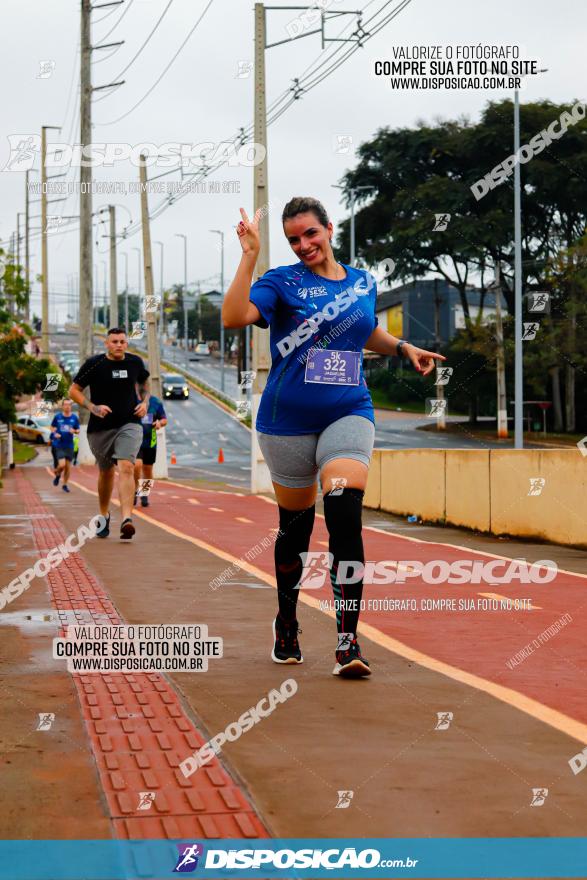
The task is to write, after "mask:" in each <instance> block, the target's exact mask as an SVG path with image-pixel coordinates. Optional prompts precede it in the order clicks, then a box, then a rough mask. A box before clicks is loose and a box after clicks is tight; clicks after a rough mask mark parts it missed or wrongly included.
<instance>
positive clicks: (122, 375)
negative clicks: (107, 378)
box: [112, 370, 128, 379]
mask: <svg viewBox="0 0 587 880" xmlns="http://www.w3.org/2000/svg"><path fill="white" fill-rule="evenodd" d="M112 378H113V379H128V370H112Z"/></svg>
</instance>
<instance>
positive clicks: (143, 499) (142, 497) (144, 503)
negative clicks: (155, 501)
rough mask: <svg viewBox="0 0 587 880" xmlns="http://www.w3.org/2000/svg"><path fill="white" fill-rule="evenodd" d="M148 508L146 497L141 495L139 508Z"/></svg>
mask: <svg viewBox="0 0 587 880" xmlns="http://www.w3.org/2000/svg"><path fill="white" fill-rule="evenodd" d="M148 506H149V499H148V498H147V496H146V495H141V507H148Z"/></svg>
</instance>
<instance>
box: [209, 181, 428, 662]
mask: <svg viewBox="0 0 587 880" xmlns="http://www.w3.org/2000/svg"><path fill="white" fill-rule="evenodd" d="M241 217H242V220H241V222H240V223H239V224H238V226H237V235H238V237H239V240H240V243H241V247H242V251H243V253H242V256H241V261H240V264H239V267H238V269H237V271H236V274H235V276H234V279H233V282H232V284H231V285H230V287H229V289H228V291H227V293H226V295H225V297H224V302H223V306H222V320H223V322H224V326H225V327H228V328H240V327H246V326H247V325H249V324H256V325H257V326H259V327H269V332H270V349H271V359H272V362H271V370H270V372H269V376H268V378H267V385H266V387H265V389H264V391H263V394H262V397H261V403H260V406H259V411H258V413H257V420H256V429H257V432H258V440H259V445H260V447H261V451H262V453H263V456H264V458H265V461H266V462H267V465H268V467H269V470H270V472H271V479H272V481H273V487H274V490H275V496H276V498H277V503H278V505H279V531H278V533H277V539H276V541H275V571H276V580H277V598H278V606H279V607H278V613H277V616H276V618H275V620H274V622H273V650H272V652H271V657H272V659H273V660H274V662H276V663H301V662H302V661H303V658H302V653H301V650H300V646H299V642H298V632H300V630H299V626H298V620H297V617H296V604H297V598H298V595H299V589H300V588H302V589H303V586H304V580H307V581H308V586H309V581H310V577H309V575H310V576H312V575H313V576H315V575H316V566H315V563H316V562H317V561H318V559H317V558H319V557H322V558H326V560H327V562H326V564H327V567H328V568H329V569H330V580H331V583H332V588H333V592H334V598H335V607H336V620H337V630H338V643H337V646H336V652H335V654H336V664H335V667H334V670H333V673H334V674H335V675H342V676H345V677H357V676H363V675H369V674H370V673H371V670H370V668H369V663H368V662H367V660H366V659H365V658H364V657H363V656H362V654H361V649H360V647H359V643H358V641H357V625H358V619H359V610H360V604H361V596H362V590H363V582H362V578H361V577H360V573H361V565H362V564H363V563H364V562H365V555H364V551H363V540H362V523H361V511H362V503H363V495H364V490H365V486H366V484H367V474H368V467H369V462H370V459H371V454H372V450H373V441H374V435H375V426H374V414H373V404H372V402H371V396H370V394H369V389H368V388H367V384H366V382H365V377H364V375H363V366H362V353H363V349H364V348H366V349H367V350H369V351H374V352H377V353H378V354H383V355H392V356H393V355H399V356H405V357H407V358H409V360H410V361H411V362H412V364H413V366H414V368H415V369H416V370H417V371H418V372H419V373H421V374H422V375H424V376H426V375H428V374H429V373H431V372H432V370H433V369H434V368H435V360H436V359H438V360H445V358H443V357H442V355H439V354H435V353H434V352H430V351H425V350H424V349H421V348H416V347H415V346H413V345H410V344H409V343H408V342H404V341H403V340H400V339H396V338H395V337H394V336H392V335H391V334H390V333H387V332H386V331H385V330H383V328H382V327H379V326H378V323H377V318H376V316H375V299H376V295H377V287H376V283H375V279H374V278H373V276H372V275H371V274H370V273H369V272H367V271H365V270H364V269H355V268H354V267H352V266H347V265H345V264H342V263H338V262H337V261H336V260H335V258H334V254H333V252H332V245H331V241H332V235H333V231H334V228H333V225H332V223H331V222H330V220H329V219H328V215H327V213H326V210H325V209H324V207H323V205H322V204H321V203H320V202H319V201H318V200H317V199H313V198H294V199H291V201H289V202H288V203H287V205H286V206H285V208H284V210H283V214H282V223H283V231H284V233H285V236H286V238H287V240H288V242H289V244H290V246H291V249H292V250H293V252H294V254H295V255H296V257H298V259H299V262H298V263H295V264H294V265H291V266H280V267H279V268H277V269H271V270H269V271H268V272H266V273H265V274H264V275H263V276H262V277H261V278H259V280H258V281H257V282H256V283H255V284H252V279H253V275H254V272H255V264H256V262H257V257H258V255H259V249H260V242H259V221H260V219H261V212H260V211H257V212H256V214H255V217H254V219H253V220H249V218H248V217H247V215H246V213H245V211H244V210H243V209H242V208H241ZM265 222H267V221H265ZM318 474H319V475H320V481H321V484H322V492H323V497H324V518H325V521H326V527H327V529H328V533H329V539H330V540H329V547H328V550H329V552H328V554H326V553H323V552H321V553H314V554H309V555H308V557H306V554H307V553H308V547H309V545H310V536H311V533H312V528H313V525H314V516H315V500H316V489H317V485H316V479H317V476H318ZM341 561H352V562H355V563H356V566H355V568H354V573H355V576H354V577H352V576H351V577H346V578H345V577H343V576H342V575H341V576H340V577H339V575H338V569H339V563H340V562H341ZM347 568H348V567H347ZM351 571H352V570H351ZM304 575H306V577H304ZM348 581H352V583H348Z"/></svg>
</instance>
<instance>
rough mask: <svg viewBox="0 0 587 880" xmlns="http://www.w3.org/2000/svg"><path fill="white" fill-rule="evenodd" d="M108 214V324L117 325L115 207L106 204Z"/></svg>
mask: <svg viewBox="0 0 587 880" xmlns="http://www.w3.org/2000/svg"><path fill="white" fill-rule="evenodd" d="M108 214H109V216H110V326H111V327H118V284H117V275H116V209H115V207H114V205H108Z"/></svg>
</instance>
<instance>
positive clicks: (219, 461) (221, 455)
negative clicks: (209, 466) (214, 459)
mask: <svg viewBox="0 0 587 880" xmlns="http://www.w3.org/2000/svg"><path fill="white" fill-rule="evenodd" d="M223 461H224V453H223V451H222V446H221V447H220V449H219V450H218V464H222V462H223Z"/></svg>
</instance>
